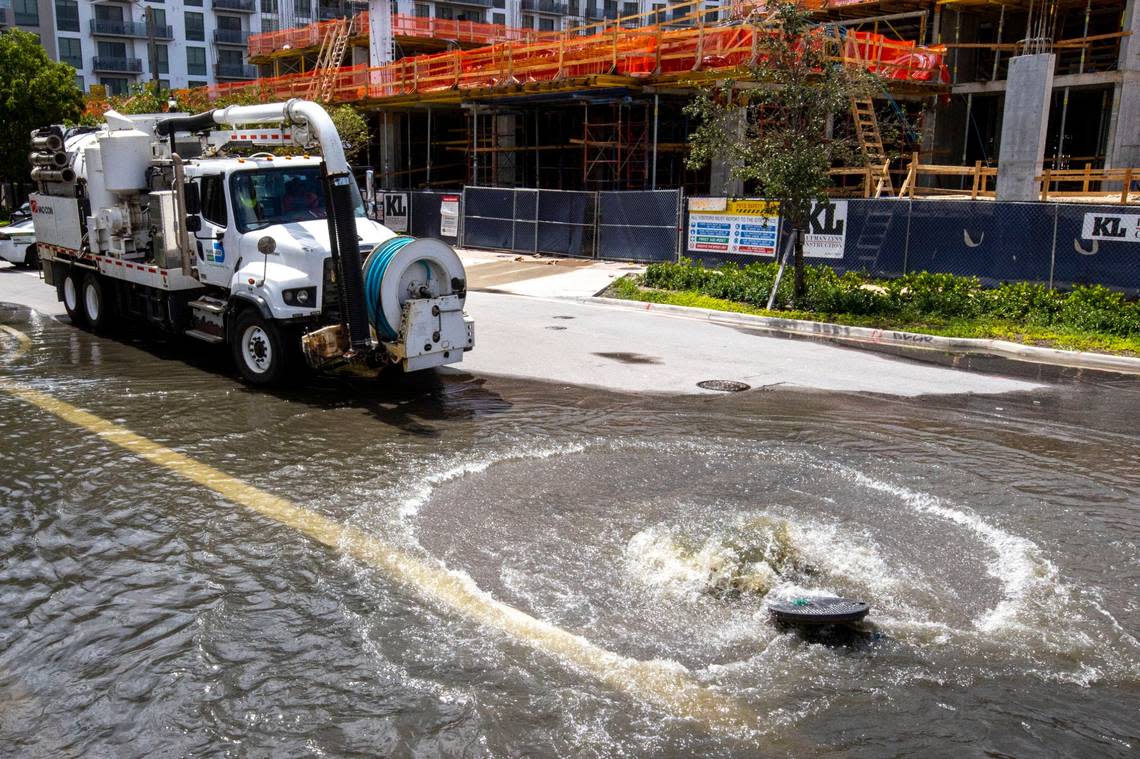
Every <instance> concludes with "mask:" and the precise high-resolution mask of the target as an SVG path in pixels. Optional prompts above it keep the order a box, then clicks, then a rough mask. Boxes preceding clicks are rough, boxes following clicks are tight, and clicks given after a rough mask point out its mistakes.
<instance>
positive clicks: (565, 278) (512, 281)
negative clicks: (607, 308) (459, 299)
mask: <svg viewBox="0 0 1140 759" xmlns="http://www.w3.org/2000/svg"><path fill="white" fill-rule="evenodd" d="M455 252H456V253H458V254H459V258H460V259H461V260H462V261H463V266H464V267H465V268H466V269H467V281H468V288H469V289H471V290H483V291H487V292H502V293H510V294H512V295H530V296H533V297H539V298H589V297H591V296H593V295H596V294H597V293H599V292H601V291H602V290H604V289H605V288H606V287H608V286H609V285H610V283H611V282H613V281H614V280H615V279H617V278H618V277H621V276H622V275H624V274H639V273H641V272H643V271H645V267H644V266H640V265H638V264H630V263H621V262H616V261H594V260H590V259H578V258H555V257H552V256H530V255H523V254H518V253H503V252H499V251H494V250H471V249H466V248H456V249H455Z"/></svg>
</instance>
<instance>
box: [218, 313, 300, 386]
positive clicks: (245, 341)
mask: <svg viewBox="0 0 1140 759" xmlns="http://www.w3.org/2000/svg"><path fill="white" fill-rule="evenodd" d="M231 347H232V348H233V354H234V363H235V364H237V368H238V372H240V373H241V378H242V379H243V380H245V381H246V382H248V383H249V384H251V385H272V384H275V383H278V382H280V381H281V380H282V379H283V378H284V376H285V364H286V358H287V356H286V350H285V345H284V344H283V342H282V339H281V330H280V329H278V328H277V326H276V325H275V324H274V323H273V322H272V321H270V320H268V319H265V318H264V317H263V316H262V315H261V314H260V313H258V312H257V309H254V308H247V309H245V310H244V311H242V312H241V313H240V314H238V317H237V322H236V324H235V325H234V342H233V345H232V346H231Z"/></svg>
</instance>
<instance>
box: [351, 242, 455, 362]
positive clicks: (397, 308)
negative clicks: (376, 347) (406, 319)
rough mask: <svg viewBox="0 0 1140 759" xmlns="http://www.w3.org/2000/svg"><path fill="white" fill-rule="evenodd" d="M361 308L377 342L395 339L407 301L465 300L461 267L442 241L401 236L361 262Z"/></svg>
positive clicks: (375, 249)
mask: <svg viewBox="0 0 1140 759" xmlns="http://www.w3.org/2000/svg"><path fill="white" fill-rule="evenodd" d="M362 273H363V279H364V282H363V292H364V305H365V306H366V307H367V309H368V323H369V324H371V325H372V327H373V328H374V329H375V330H376V335H377V336H378V337H379V338H380V339H381V340H385V341H388V340H397V339H399V338H400V321H401V319H402V318H403V316H402V314H403V307H404V305H405V304H406V303H407V302H408V301H409V300H415V299H421V298H442V297H447V296H454V297H457V298H458V300H459V304H460V306H462V304H463V301H464V300H465V299H466V295H467V278H466V274H465V272H464V270H463V262H462V261H460V260H459V256H457V255H456V254H455V251H454V250H452V249H451V246H449V245H448V244H447V243H445V242H443V241H442V240H436V239H433V238H429V237H419V238H417V237H409V236H408V235H401V236H399V237H393V238H391V239H389V240H385V241H384V242H382V243H380V244H379V245H377V246H376V247H375V248H373V249H372V252H371V253H369V254H368V256H367V257H366V258H365V259H364V266H363V269H362Z"/></svg>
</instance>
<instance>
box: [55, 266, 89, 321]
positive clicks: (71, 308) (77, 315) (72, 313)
mask: <svg viewBox="0 0 1140 759" xmlns="http://www.w3.org/2000/svg"><path fill="white" fill-rule="evenodd" d="M79 275H80V271H79V270H78V269H71V268H68V269H64V270H63V276H62V277H60V280H59V294H60V299H61V300H62V301H63V308H64V310H65V311H67V316H68V318H69V319H71V323H72V324H74V325H75V326H76V327H86V326H87V311H85V310H84V308H83V284H82V283H83V280H82V279H81V278H80V276H79Z"/></svg>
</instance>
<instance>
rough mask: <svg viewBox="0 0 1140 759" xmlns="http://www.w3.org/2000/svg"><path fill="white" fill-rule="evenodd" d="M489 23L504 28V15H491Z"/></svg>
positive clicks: (505, 22)
mask: <svg viewBox="0 0 1140 759" xmlns="http://www.w3.org/2000/svg"><path fill="white" fill-rule="evenodd" d="M491 23H493V24H498V25H499V26H506V25H507V17H506V14H503V13H492V14H491Z"/></svg>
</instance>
